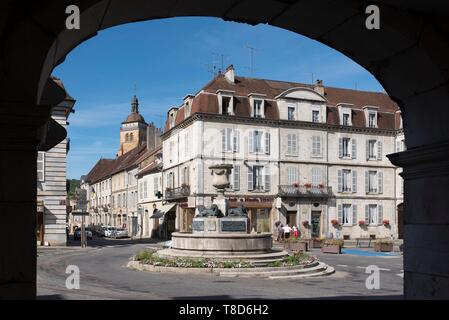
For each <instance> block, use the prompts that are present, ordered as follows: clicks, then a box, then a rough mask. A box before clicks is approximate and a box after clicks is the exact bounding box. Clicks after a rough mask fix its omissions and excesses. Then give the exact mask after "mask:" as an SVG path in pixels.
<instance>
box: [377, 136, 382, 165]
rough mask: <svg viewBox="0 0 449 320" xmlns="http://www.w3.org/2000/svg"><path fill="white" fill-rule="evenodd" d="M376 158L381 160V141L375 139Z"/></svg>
mask: <svg viewBox="0 0 449 320" xmlns="http://www.w3.org/2000/svg"><path fill="white" fill-rule="evenodd" d="M377 160H379V161H380V160H382V141H377Z"/></svg>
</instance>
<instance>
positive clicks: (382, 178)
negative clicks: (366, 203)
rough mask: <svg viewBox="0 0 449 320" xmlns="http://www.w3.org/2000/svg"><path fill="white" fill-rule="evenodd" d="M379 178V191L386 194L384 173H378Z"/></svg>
mask: <svg viewBox="0 0 449 320" xmlns="http://www.w3.org/2000/svg"><path fill="white" fill-rule="evenodd" d="M377 178H378V180H377V191H378V192H379V193H383V192H384V186H383V184H384V175H383V172H381V171H378V172H377Z"/></svg>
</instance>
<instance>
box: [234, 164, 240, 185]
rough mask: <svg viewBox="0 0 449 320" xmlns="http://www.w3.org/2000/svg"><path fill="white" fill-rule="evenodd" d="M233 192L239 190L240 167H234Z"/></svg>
mask: <svg viewBox="0 0 449 320" xmlns="http://www.w3.org/2000/svg"><path fill="white" fill-rule="evenodd" d="M233 184H234V185H233V188H234V190H240V166H239V165H236V166H234V183H233Z"/></svg>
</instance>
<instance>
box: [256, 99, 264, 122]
mask: <svg viewBox="0 0 449 320" xmlns="http://www.w3.org/2000/svg"><path fill="white" fill-rule="evenodd" d="M262 108H263V101H262V100H260V99H254V100H253V117H254V118H263V114H264V113H263V110H262Z"/></svg>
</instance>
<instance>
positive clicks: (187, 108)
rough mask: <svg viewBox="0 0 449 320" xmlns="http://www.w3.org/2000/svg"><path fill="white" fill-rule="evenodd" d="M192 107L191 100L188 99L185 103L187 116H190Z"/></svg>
mask: <svg viewBox="0 0 449 320" xmlns="http://www.w3.org/2000/svg"><path fill="white" fill-rule="evenodd" d="M190 109H191V107H190V102H189V101H186V104H185V118H187V117H190Z"/></svg>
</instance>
